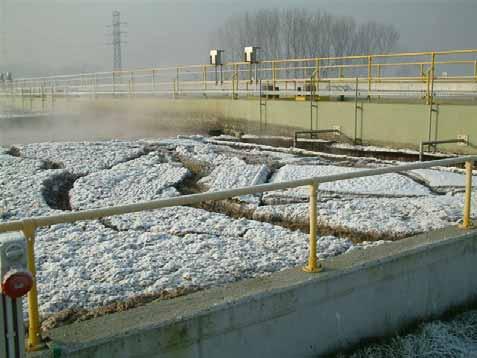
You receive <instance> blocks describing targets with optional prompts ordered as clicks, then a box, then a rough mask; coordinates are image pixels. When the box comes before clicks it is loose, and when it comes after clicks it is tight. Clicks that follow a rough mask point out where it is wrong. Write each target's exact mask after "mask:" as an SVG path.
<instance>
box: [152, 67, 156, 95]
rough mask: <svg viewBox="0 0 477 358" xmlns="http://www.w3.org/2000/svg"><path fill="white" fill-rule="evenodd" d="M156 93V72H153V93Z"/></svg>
mask: <svg viewBox="0 0 477 358" xmlns="http://www.w3.org/2000/svg"><path fill="white" fill-rule="evenodd" d="M154 92H156V70H152V93H153V94H154Z"/></svg>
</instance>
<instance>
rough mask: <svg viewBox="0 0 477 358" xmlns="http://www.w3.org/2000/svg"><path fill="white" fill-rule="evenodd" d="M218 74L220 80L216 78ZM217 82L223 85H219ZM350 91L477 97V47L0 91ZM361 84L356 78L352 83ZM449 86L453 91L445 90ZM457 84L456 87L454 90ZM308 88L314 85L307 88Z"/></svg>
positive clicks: (91, 76) (47, 81)
mask: <svg viewBox="0 0 477 358" xmlns="http://www.w3.org/2000/svg"><path fill="white" fill-rule="evenodd" d="M218 71H220V76H219V75H218ZM219 77H220V80H219ZM310 77H313V78H314V81H315V82H316V84H317V86H316V88H315V90H314V91H315V92H316V95H317V96H335V95H343V94H345V95H346V94H348V93H350V94H352V92H354V91H355V88H354V87H355V86H356V87H357V88H358V87H359V91H360V93H362V94H365V95H366V96H369V97H392V98H396V97H405V98H409V97H419V98H425V99H426V100H427V102H429V101H430V100H431V98H432V97H450V98H454V97H472V98H474V97H475V96H476V91H475V89H476V87H475V86H472V84H476V83H477V49H468V50H454V51H427V52H412V53H394V54H371V55H370V54H366V55H358V56H342V57H315V58H301V59H281V60H265V61H261V62H260V63H258V64H250V63H246V62H230V63H226V64H224V65H223V66H219V67H216V66H214V65H181V66H172V67H164V68H150V69H137V70H124V71H113V72H97V73H84V74H74V75H59V76H46V77H33V78H21V79H15V80H13V81H8V82H4V83H3V85H1V86H0V94H3V95H14V96H24V97H25V96H26V97H31V96H33V97H40V98H43V97H55V96H90V97H92V98H95V97H96V96H102V95H114V96H141V95H155V96H156V95H157V96H160V95H163V96H169V95H172V96H174V97H175V98H177V97H179V96H185V95H190V96H193V95H200V96H202V95H204V94H206V95H210V96H229V97H232V98H238V97H239V96H242V95H243V96H258V95H259V92H260V88H259V84H260V80H266V81H269V82H270V85H271V88H273V91H271V93H273V94H274V95H275V96H277V95H280V97H283V96H285V97H286V96H298V95H310V92H311V91H306V90H305V89H306V87H307V84H309V83H310ZM356 79H358V80H356ZM449 84H453V86H448V85H449ZM454 84H459V86H454ZM312 87H313V86H312Z"/></svg>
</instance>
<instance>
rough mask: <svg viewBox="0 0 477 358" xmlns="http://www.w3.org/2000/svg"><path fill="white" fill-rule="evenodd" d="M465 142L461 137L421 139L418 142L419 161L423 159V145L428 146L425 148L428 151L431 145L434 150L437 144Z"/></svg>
mask: <svg viewBox="0 0 477 358" xmlns="http://www.w3.org/2000/svg"><path fill="white" fill-rule="evenodd" d="M467 142H468V141H467V140H466V139H463V138H457V139H442V140H428V141H421V142H419V161H420V162H422V161H423V160H424V146H425V145H427V146H428V148H427V150H428V151H430V148H431V147H432V148H433V149H434V152H435V151H436V148H437V145H438V144H453V143H461V144H467Z"/></svg>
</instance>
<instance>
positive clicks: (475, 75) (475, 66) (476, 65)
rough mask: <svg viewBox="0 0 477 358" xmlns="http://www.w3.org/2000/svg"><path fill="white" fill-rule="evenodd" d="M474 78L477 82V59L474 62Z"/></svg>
mask: <svg viewBox="0 0 477 358" xmlns="http://www.w3.org/2000/svg"><path fill="white" fill-rule="evenodd" d="M474 79H475V81H476V82H477V60H475V62H474Z"/></svg>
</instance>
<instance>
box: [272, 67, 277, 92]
mask: <svg viewBox="0 0 477 358" xmlns="http://www.w3.org/2000/svg"><path fill="white" fill-rule="evenodd" d="M276 81H277V73H276V65H275V61H273V62H272V85H273V91H275V85H276Z"/></svg>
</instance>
